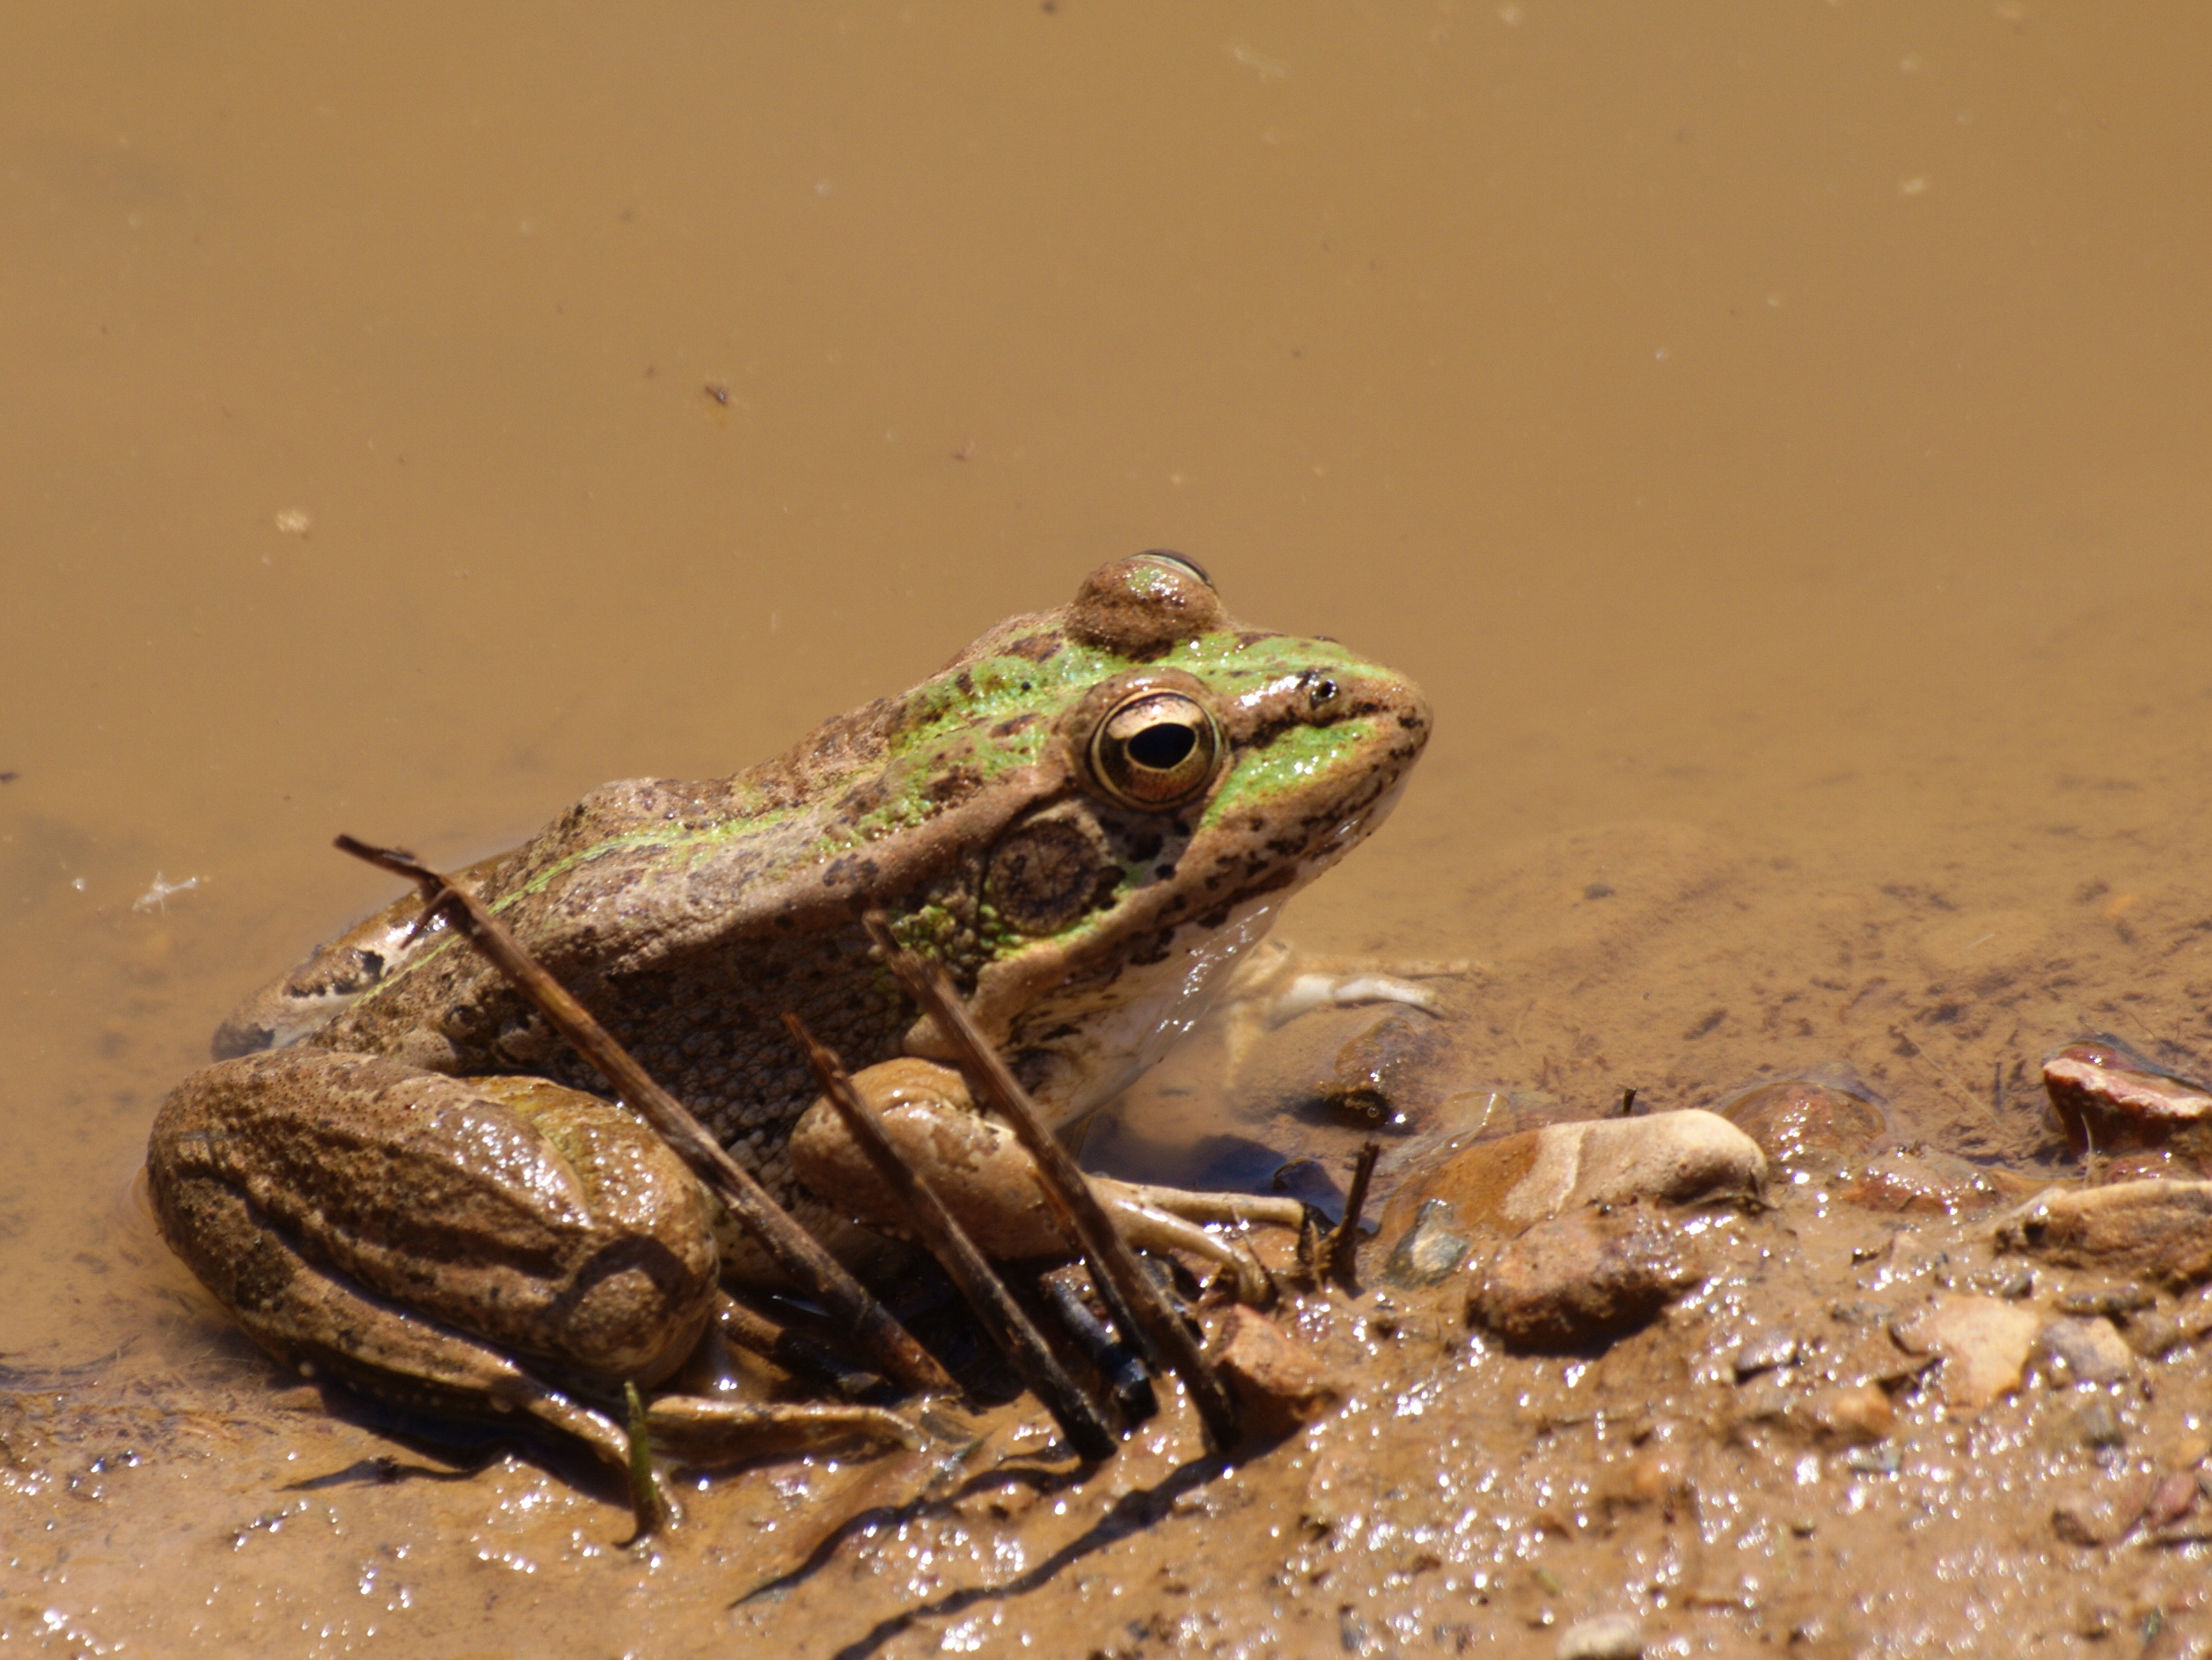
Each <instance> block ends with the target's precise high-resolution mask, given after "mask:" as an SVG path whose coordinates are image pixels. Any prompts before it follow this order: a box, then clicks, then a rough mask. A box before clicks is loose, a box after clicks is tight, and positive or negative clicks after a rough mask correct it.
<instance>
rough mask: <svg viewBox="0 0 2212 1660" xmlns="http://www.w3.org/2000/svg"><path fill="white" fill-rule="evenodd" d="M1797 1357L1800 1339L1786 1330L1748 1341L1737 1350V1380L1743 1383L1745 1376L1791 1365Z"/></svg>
mask: <svg viewBox="0 0 2212 1660" xmlns="http://www.w3.org/2000/svg"><path fill="white" fill-rule="evenodd" d="M1797 1358H1798V1340H1797V1339H1796V1338H1794V1337H1792V1336H1791V1335H1789V1334H1788V1333H1786V1332H1775V1333H1771V1334H1769V1335H1767V1336H1764V1337H1757V1338H1754V1339H1753V1340H1752V1341H1751V1342H1747V1343H1746V1344H1745V1345H1744V1346H1743V1347H1742V1348H1740V1349H1738V1350H1737V1351H1736V1357H1735V1360H1734V1361H1733V1362H1732V1364H1733V1365H1734V1367H1735V1371H1736V1381H1737V1382H1738V1383H1741V1382H1742V1381H1743V1380H1744V1379H1745V1378H1755V1377H1757V1376H1758V1375H1759V1374H1760V1373H1761V1372H1762V1371H1775V1370H1776V1369H1777V1368H1779V1367H1783V1366H1787V1365H1790V1364H1792V1363H1794V1362H1795V1361H1796V1360H1797Z"/></svg>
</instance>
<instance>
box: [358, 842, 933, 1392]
mask: <svg viewBox="0 0 2212 1660" xmlns="http://www.w3.org/2000/svg"><path fill="white" fill-rule="evenodd" d="M336 845H337V846H338V848H339V850H340V851H341V852H348V853H351V854H352V855H353V856H354V857H355V859H366V860H367V861H368V862H369V863H370V864H371V865H374V866H376V867H377V869H379V870H387V871H390V872H391V873H392V874H393V875H395V876H404V877H406V878H407V880H408V881H412V882H414V884H415V885H416V886H417V887H418V888H420V889H421V890H422V900H423V906H424V914H425V915H426V916H428V915H429V914H431V913H433V912H436V911H441V910H442V911H443V912H444V913H445V915H446V916H447V917H448V918H450V920H451V921H452V924H453V925H454V926H455V927H456V928H458V929H459V930H460V931H461V932H462V933H464V934H465V935H466V936H467V937H468V939H469V940H470V941H471V942H472V944H474V946H475V947H476V948H477V949H478V950H479V951H481V952H482V953H483V954H485V955H486V956H487V957H488V958H489V959H491V962H492V964H493V966H494V967H495V968H497V969H499V971H500V972H501V973H502V974H503V975H505V976H507V977H508V979H509V980H510V981H512V982H513V983H514V985H515V988H516V990H517V991H520V992H522V994H523V995H524V997H526V998H529V999H530V1000H531V1003H533V1004H535V1005H536V1006H537V1007H538V1013H541V1014H543V1015H544V1016H545V1017H546V1020H550V1021H551V1022H552V1023H553V1027H554V1028H555V1029H556V1030H558V1031H559V1032H560V1035H561V1036H563V1037H565V1038H567V1039H568V1042H569V1043H570V1044H571V1045H573V1046H574V1048H575V1050H576V1052H577V1053H578V1054H579V1055H581V1056H582V1057H584V1059H586V1060H587V1061H589V1062H590V1063H591V1064H592V1065H593V1066H594V1067H595V1068H597V1071H598V1072H599V1074H600V1075H601V1076H602V1077H603V1078H604V1079H606V1080H607V1082H608V1083H610V1084H612V1086H614V1090H615V1093H617V1094H618V1095H619V1096H620V1097H621V1098H622V1101H623V1102H624V1104H625V1105H626V1106H627V1107H628V1108H630V1110H631V1111H633V1112H634V1113H636V1114H637V1115H639V1116H640V1117H641V1118H642V1119H644V1120H645V1122H646V1123H648V1124H650V1125H651V1126H652V1127H653V1129H654V1130H656V1131H657V1132H658V1133H659V1135H660V1137H661V1139H662V1140H663V1141H664V1142H666V1143H667V1144H669V1146H670V1148H671V1149H673V1150H674V1152H675V1153H676V1156H677V1157H678V1158H679V1159H682V1160H683V1161H684V1162H685V1164H686V1165H688V1166H691V1168H692V1172H693V1174H696V1175H697V1176H698V1177H699V1180H700V1181H704V1182H705V1183H706V1184H707V1186H708V1187H709V1188H712V1189H713V1190H714V1194H715V1195H716V1196H717V1197H719V1198H720V1199H721V1202H722V1203H724V1204H726V1205H728V1206H729V1209H730V1211H731V1213H732V1214H733V1215H735V1216H736V1218H737V1220H738V1221H739V1222H741V1223H742V1224H743V1225H744V1226H745V1228H746V1230H747V1231H748V1232H751V1234H752V1236H753V1237H754V1238H755V1239H756V1240H759V1241H760V1244H761V1247H762V1248H763V1249H765V1251H766V1252H767V1253H768V1254H769V1256H770V1257H771V1258H772V1259H773V1261H774V1262H775V1264H776V1266H777V1267H778V1268H780V1269H782V1270H783V1271H784V1272H785V1273H786V1274H787V1275H789V1276H791V1278H792V1280H793V1281H794V1282H795V1283H796V1284H797V1285H798V1287H799V1289H800V1290H801V1291H803V1292H804V1293H805V1294H806V1295H807V1296H809V1297H810V1298H813V1299H814V1300H815V1301H816V1302H817V1303H819V1304H820V1305H822V1306H823V1307H824V1309H825V1310H826V1311H827V1312H828V1313H829V1315H830V1318H831V1320H832V1321H833V1322H834V1323H835V1324H836V1325H837V1326H838V1327H839V1328H841V1329H842V1330H843V1332H844V1333H845V1334H846V1335H847V1336H848V1337H849V1338H851V1340H852V1341H853V1342H855V1343H857V1344H858V1345H859V1346H860V1347H861V1349H863V1350H864V1351H865V1352H866V1353H867V1355H868V1357H869V1359H871V1360H872V1361H874V1362H875V1364H877V1365H878V1366H880V1367H881V1368H882V1369H883V1372H884V1375H885V1376H887V1377H889V1378H892V1379H893V1380H895V1381H896V1382H897V1383H899V1384H901V1385H903V1386H905V1387H906V1388H909V1389H915V1390H922V1391H927V1392H935V1391H941V1390H950V1389H951V1388H953V1387H954V1385H953V1381H952V1378H951V1377H950V1375H949V1374H948V1373H947V1372H946V1371H945V1369H944V1368H943V1367H942V1366H941V1365H939V1364H937V1362H936V1359H935V1357H933V1356H932V1355H931V1354H930V1353H929V1351H928V1350H927V1349H924V1348H923V1347H922V1346H921V1345H920V1344H919V1343H918V1342H915V1341H914V1339H913V1337H912V1335H910V1334H909V1333H908V1332H907V1330H906V1328H905V1327H903V1326H901V1325H900V1324H899V1323H898V1322H897V1320H893V1319H892V1318H891V1317H890V1313H888V1312H887V1311H886V1310H885V1309H884V1308H883V1305H881V1304H880V1303H878V1302H877V1301H876V1300H875V1298H873V1297H870V1296H869V1295H868V1291H867V1290H866V1288H864V1287H863V1286H862V1285H861V1283H860V1282H859V1281H858V1280H856V1279H854V1278H853V1276H852V1275H850V1274H849V1273H847V1272H846V1269H845V1267H844V1265H843V1264H842V1263H840V1262H839V1261H838V1260H837V1259H836V1258H835V1257H833V1256H831V1254H829V1252H827V1251H826V1250H824V1248H823V1247H822V1245H821V1243H820V1241H818V1240H816V1239H815V1237H814V1236H813V1235H812V1234H810V1233H809V1232H807V1231H806V1230H805V1229H804V1228H802V1227H801V1226H800V1225H798V1223H797V1222H795V1221H794V1220H793V1219H792V1218H791V1216H790V1214H789V1213H788V1212H787V1211H786V1210H784V1209H783V1207H782V1206H780V1205H779V1204H778V1203H776V1202H775V1200H773V1198H771V1197H770V1196H769V1195H768V1192H767V1190H766V1189H765V1188H763V1187H762V1186H761V1185H760V1183H759V1182H758V1181H755V1180H754V1179H753V1176H752V1173H751V1172H750V1171H748V1170H747V1169H745V1168H744V1167H743V1166H742V1165H740V1164H738V1163H737V1162H736V1160H735V1159H731V1158H730V1156H729V1154H728V1153H726V1152H723V1151H722V1149H721V1144H719V1143H718V1142H716V1141H715V1139H714V1137H712V1136H710V1135H708V1134H707V1130H706V1129H705V1127H704V1126H702V1125H701V1124H700V1123H699V1120H698V1119H696V1118H694V1117H692V1114H691V1109H690V1108H687V1107H685V1105H684V1103H683V1102H682V1101H678V1100H677V1099H676V1097H675V1096H673V1095H671V1094H670V1093H668V1091H666V1090H665V1089H663V1088H662V1087H661V1086H659V1085H658V1084H656V1083H655V1082H654V1081H653V1079H652V1078H651V1076H650V1075H649V1074H648V1072H647V1071H646V1070H645V1068H643V1067H642V1066H641V1065H639V1064H637V1062H636V1060H635V1059H634V1058H633V1057H631V1055H630V1052H629V1051H628V1050H627V1049H624V1048H623V1047H622V1046H621V1045H620V1044H619V1043H618V1042H615V1041H614V1039H613V1037H612V1036H611V1035H609V1034H608V1032H607V1029H606V1027H603V1026H601V1025H600V1024H599V1022H598V1021H597V1020H594V1019H593V1018H592V1016H591V1013H590V1010H588V1009H586V1008H585V1007H584V1006H583V1005H582V1004H581V1003H579V1002H577V1001H576V999H575V998H573V997H571V996H570V995H569V994H568V989H567V988H566V987H564V986H563V985H562V984H560V981H558V980H556V979H554V978H553V976H552V975H550V974H548V973H547V972H546V970H545V969H544V968H543V967H542V966H541V965H540V964H539V963H538V960H537V959H536V958H534V957H532V956H531V954H529V953H528V952H527V951H525V950H524V949H523V947H522V946H521V945H520V944H519V943H518V942H517V941H516V939H515V936H514V935H513V934H511V933H509V932H508V931H507V928H506V925H504V924H502V922H501V921H500V920H499V918H496V917H494V916H493V915H492V913H491V911H490V910H489V909H487V907H486V906H485V904H484V903H483V901H481V900H480V899H479V898H478V897H477V896H475V895H474V894H472V893H471V892H470V891H469V890H468V889H465V888H461V887H458V886H456V885H455V884H454V883H453V881H451V880H450V879H449V878H447V877H445V876H442V875H440V874H438V873H437V872H436V871H434V870H431V869H429V868H428V867H426V866H424V865H422V864H421V863H420V862H419V861H417V860H416V859H414V858H413V857H411V856H410V855H408V854H406V853H402V852H398V851H396V850H394V849H392V848H385V847H371V846H370V845H368V844H367V843H365V842H359V841H355V839H354V838H353V837H350V836H341V837H339V838H338V841H337V844H336Z"/></svg>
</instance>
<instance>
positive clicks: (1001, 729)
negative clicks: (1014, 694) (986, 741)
mask: <svg viewBox="0 0 2212 1660" xmlns="http://www.w3.org/2000/svg"><path fill="white" fill-rule="evenodd" d="M1043 719H1044V716H1042V715H1040V714H1037V713H1034V712H1032V713H1029V714H1017V715H1010V716H1008V717H1007V719H1006V720H1001V721H1000V722H999V724H998V725H997V726H995V727H992V728H991V735H992V737H994V738H1010V737H1012V736H1013V735H1014V734H1015V733H1017V732H1025V731H1027V730H1028V729H1029V728H1031V727H1033V726H1035V725H1036V723H1037V722H1038V721H1039V720H1043Z"/></svg>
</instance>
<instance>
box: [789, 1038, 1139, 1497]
mask: <svg viewBox="0 0 2212 1660" xmlns="http://www.w3.org/2000/svg"><path fill="white" fill-rule="evenodd" d="M783 1023H784V1026H785V1028H786V1029H787V1030H788V1031H789V1032H790V1034H791V1036H792V1040H793V1042H796V1043H797V1044H798V1046H799V1048H800V1049H802V1051H804V1053H805V1055H806V1057H807V1064H808V1065H809V1066H811V1067H812V1068H813V1069H814V1076H815V1079H816V1081H817V1082H818V1083H819V1084H820V1085H821V1086H822V1093H824V1095H826V1096H827V1097H828V1098H829V1101H830V1105H831V1107H833V1108H836V1109H837V1115H838V1116H839V1118H841V1119H843V1120H844V1121H845V1128H846V1131H847V1132H848V1133H849V1134H850V1135H851V1136H852V1137H853V1142H854V1143H855V1144H857V1145H858V1146H859V1148H860V1150H861V1152H862V1153H863V1154H865V1155H866V1156H867V1159H868V1163H869V1164H871V1165H873V1166H875V1174H877V1175H878V1176H879V1177H881V1178H882V1179H883V1185H884V1186H885V1187H887V1188H890V1191H891V1196H892V1198H893V1199H894V1200H895V1201H897V1204H898V1208H899V1210H900V1213H901V1214H902V1215H903V1216H904V1217H905V1219H906V1223H907V1225H909V1226H910V1227H912V1229H913V1231H914V1235H915V1237H916V1238H917V1239H919V1240H920V1241H921V1242H922V1244H923V1245H924V1246H925V1247H927V1248H928V1251H929V1254H931V1255H932V1256H934V1257H935V1258H936V1259H937V1261H939V1262H940V1263H941V1264H942V1265H943V1267H944V1270H945V1272H946V1273H947V1274H948V1275H949V1276H951V1278H952V1283H954V1284H955V1285H956V1286H958V1287H959V1288H960V1294H961V1295H962V1296H963V1297H964V1298H967V1299H968V1306H969V1307H970V1308H972V1309H974V1310H975V1312H976V1318H977V1319H978V1320H981V1321H982V1322H983V1325H984V1328H985V1330H986V1331H988V1332H989V1333H990V1334H991V1335H992V1338H993V1339H994V1340H996V1342H998V1345H999V1348H1000V1350H1001V1351H1002V1352H1003V1353H1004V1354H1005V1355H1006V1357H1007V1359H1008V1360H1010V1361H1012V1362H1013V1363H1014V1371H1018V1372H1019V1373H1021V1374H1022V1382H1024V1383H1026V1384H1027V1385H1029V1393H1032V1394H1034V1395H1035V1396H1036V1398H1037V1399H1038V1400H1041V1401H1043V1402H1044V1408H1045V1410H1046V1411H1048V1412H1050V1413H1051V1415H1052V1420H1053V1422H1056V1423H1058V1425H1059V1426H1060V1433H1061V1434H1062V1435H1064V1436H1066V1437H1067V1440H1068V1444H1069V1445H1070V1446H1072V1447H1073V1448H1074V1449H1075V1450H1076V1452H1079V1453H1080V1454H1081V1455H1082V1456H1083V1457H1084V1458H1085V1459H1089V1460H1090V1461H1092V1462H1094V1463H1095V1462H1098V1461H1099V1460H1101V1459H1110V1458H1112V1457H1113V1456H1114V1451H1115V1448H1116V1446H1117V1442H1116V1441H1115V1439H1114V1431H1113V1429H1112V1427H1111V1426H1110V1425H1109V1424H1108V1423H1107V1422H1106V1419H1105V1416H1104V1415H1103V1414H1102V1413H1101V1412H1100V1411H1099V1409H1098V1403H1097V1402H1096V1401H1095V1400H1092V1399H1091V1397H1090V1395H1089V1394H1088V1393H1087V1392H1086V1391H1085V1390H1084V1389H1083V1387H1082V1386H1081V1385H1080V1384H1078V1383H1077V1382H1076V1381H1075V1379H1074V1378H1072V1377H1070V1376H1069V1375H1068V1373H1067V1371H1066V1368H1065V1367H1063V1366H1062V1365H1061V1364H1060V1363H1059V1362H1058V1360H1057V1359H1056V1358H1054V1357H1053V1354H1052V1351H1051V1349H1048V1348H1046V1347H1045V1344H1044V1338H1042V1337H1041V1336H1039V1335H1037V1330H1036V1327H1034V1326H1032V1325H1031V1324H1030V1323H1029V1317H1028V1316H1027V1315H1025V1314H1023V1313H1022V1310H1021V1308H1020V1306H1019V1305H1016V1304H1015V1302H1014V1295H1013V1293H1012V1292H1010V1291H1007V1288H1006V1283H1005V1282H1004V1281H1002V1280H1001V1279H1000V1277H999V1275H998V1271H997V1270H996V1269H993V1268H992V1266H991V1264H990V1262H989V1261H987V1260H986V1259H985V1256H984V1254H983V1253H982V1252H981V1251H979V1250H978V1249H977V1248H976V1245H975V1241H974V1240H970V1238H969V1237H968V1232H967V1230H966V1229H964V1228H963V1227H962V1226H961V1225H960V1223H959V1220H958V1218H956V1217H955V1216H954V1215H953V1214H952V1212H951V1211H950V1210H947V1209H946V1208H945V1203H944V1201H943V1200H941V1199H940V1198H939V1197H938V1196H937V1195H936V1194H935V1193H934V1191H932V1190H931V1188H930V1186H929V1183H928V1182H927V1181H925V1180H924V1179H923V1178H922V1174H921V1173H920V1172H919V1171H918V1170H916V1169H915V1168H914V1167H913V1166H912V1165H910V1164H908V1163H907V1161H906V1159H905V1155H904V1154H902V1153H901V1152H899V1150H898V1149H897V1147H896V1146H895V1145H893V1144H892V1142H891V1138H890V1136H889V1135H888V1134H887V1133H886V1132H885V1131H884V1129H883V1120H882V1119H881V1118H879V1117H878V1116H876V1114H875V1109H874V1108H871V1107H870V1106H869V1105H868V1102H867V1101H864V1100H862V1099H861V1092H860V1091H859V1090H858V1089H857V1088H855V1087H854V1086H853V1079H852V1075H851V1074H850V1073H848V1072H847V1071H846V1070H845V1066H844V1064H843V1063H842V1062H840V1061H839V1059H838V1057H836V1055H834V1054H833V1053H831V1051H830V1050H829V1049H825V1048H824V1047H823V1046H822V1045H821V1044H820V1043H817V1042H815V1041H814V1035H813V1034H812V1033H810V1032H809V1031H808V1030H807V1027H806V1022H805V1021H803V1020H801V1019H800V1018H799V1017H798V1016H797V1015H795V1014H786V1015H785V1016H784V1017H783Z"/></svg>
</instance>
